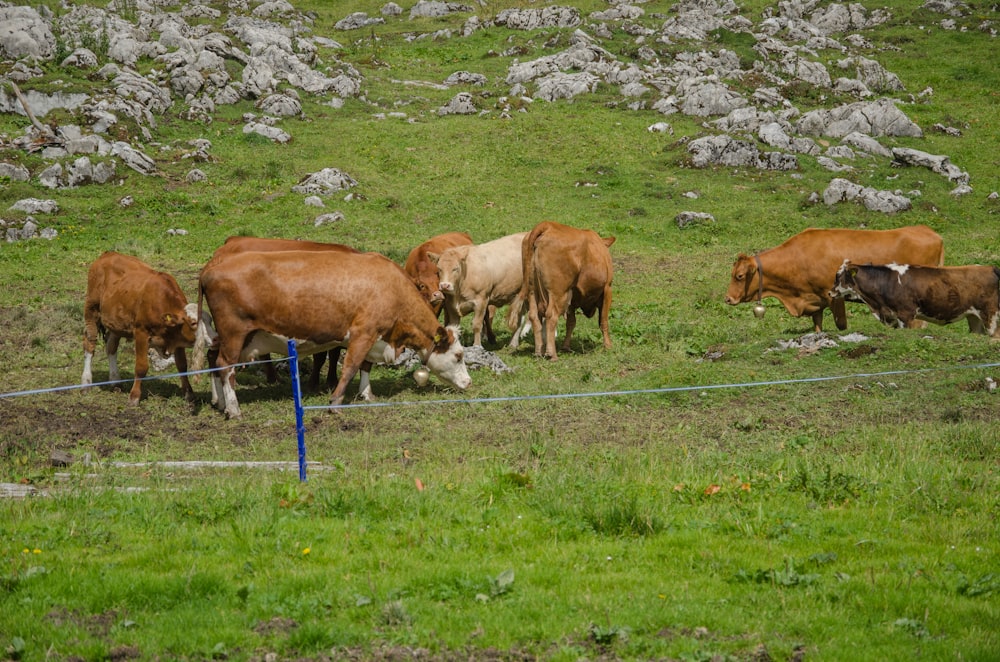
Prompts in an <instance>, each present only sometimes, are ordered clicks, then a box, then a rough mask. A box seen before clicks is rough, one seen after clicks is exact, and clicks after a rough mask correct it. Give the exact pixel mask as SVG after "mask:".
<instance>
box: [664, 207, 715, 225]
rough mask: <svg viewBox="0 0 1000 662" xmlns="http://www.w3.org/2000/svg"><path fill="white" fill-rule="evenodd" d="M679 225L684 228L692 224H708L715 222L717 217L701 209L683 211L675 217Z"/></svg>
mask: <svg viewBox="0 0 1000 662" xmlns="http://www.w3.org/2000/svg"><path fill="white" fill-rule="evenodd" d="M674 221H676V222H677V227H679V228H680V229H682V230H683V229H684V228H687V227H691V226H692V225H706V224H710V223H715V217H714V216H712V215H711V214H708V213H705V212H700V211H682V212H681V213H679V214H677V216H675V217H674Z"/></svg>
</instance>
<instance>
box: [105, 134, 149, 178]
mask: <svg viewBox="0 0 1000 662" xmlns="http://www.w3.org/2000/svg"><path fill="white" fill-rule="evenodd" d="M111 153H112V154H114V155H115V156H117V157H118V158H120V159H121V160H122V163H124V164H125V165H127V166H128V167H129V168H131V169H132V170H135V171H136V172H138V173H140V174H143V175H152V174H155V173H156V162H155V161H153V159H151V158H149V157H148V156H146V155H145V154H143V153H142V152H140V151H139V150H137V149H135V148H134V147H132V146H131V145H129V144H128V143H126V142H123V141H117V142H114V143H112V144H111Z"/></svg>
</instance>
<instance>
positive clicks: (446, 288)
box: [440, 283, 453, 296]
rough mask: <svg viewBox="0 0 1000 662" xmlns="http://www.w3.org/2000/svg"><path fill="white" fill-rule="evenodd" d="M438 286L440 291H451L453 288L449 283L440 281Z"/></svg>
mask: <svg viewBox="0 0 1000 662" xmlns="http://www.w3.org/2000/svg"><path fill="white" fill-rule="evenodd" d="M440 288H441V291H442V292H451V291H452V289H453V288H452V286H451V283H440ZM442 296H443V295H442Z"/></svg>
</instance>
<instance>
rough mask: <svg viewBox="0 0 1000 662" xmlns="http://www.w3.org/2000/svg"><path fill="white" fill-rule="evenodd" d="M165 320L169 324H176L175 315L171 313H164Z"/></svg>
mask: <svg viewBox="0 0 1000 662" xmlns="http://www.w3.org/2000/svg"><path fill="white" fill-rule="evenodd" d="M163 322H164V323H165V324H166V325H167V326H173V325H174V316H173V315H171V314H170V313H164V314H163Z"/></svg>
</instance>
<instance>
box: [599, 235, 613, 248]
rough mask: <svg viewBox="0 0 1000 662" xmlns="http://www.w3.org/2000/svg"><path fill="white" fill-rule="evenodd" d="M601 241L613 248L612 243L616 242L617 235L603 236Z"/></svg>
mask: <svg viewBox="0 0 1000 662" xmlns="http://www.w3.org/2000/svg"><path fill="white" fill-rule="evenodd" d="M601 241H603V242H604V245H605V246H607V247H608V248H611V244H613V243H615V237H601Z"/></svg>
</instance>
